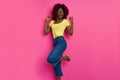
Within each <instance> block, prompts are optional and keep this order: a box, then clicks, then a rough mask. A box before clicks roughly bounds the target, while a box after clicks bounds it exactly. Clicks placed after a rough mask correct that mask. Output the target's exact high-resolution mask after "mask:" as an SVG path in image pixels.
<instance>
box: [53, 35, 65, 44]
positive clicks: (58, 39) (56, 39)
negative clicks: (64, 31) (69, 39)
mask: <svg viewBox="0 0 120 80" xmlns="http://www.w3.org/2000/svg"><path fill="white" fill-rule="evenodd" d="M61 41H64V42H65V39H64V37H63V36H58V37H56V38H55V39H54V42H55V43H57V42H61Z"/></svg>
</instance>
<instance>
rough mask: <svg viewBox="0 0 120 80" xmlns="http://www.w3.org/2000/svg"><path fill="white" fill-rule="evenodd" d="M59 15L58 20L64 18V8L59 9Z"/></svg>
mask: <svg viewBox="0 0 120 80" xmlns="http://www.w3.org/2000/svg"><path fill="white" fill-rule="evenodd" d="M57 14H58V18H59V19H62V18H63V16H64V12H63V9H62V8H59V9H58V13H57Z"/></svg>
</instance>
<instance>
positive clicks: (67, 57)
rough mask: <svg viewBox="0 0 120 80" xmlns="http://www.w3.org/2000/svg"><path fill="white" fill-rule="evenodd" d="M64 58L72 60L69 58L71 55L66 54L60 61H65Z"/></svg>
mask: <svg viewBox="0 0 120 80" xmlns="http://www.w3.org/2000/svg"><path fill="white" fill-rule="evenodd" d="M63 60H66V61H70V58H69V56H67V55H65V56H63V57H62V58H61V60H60V61H63Z"/></svg>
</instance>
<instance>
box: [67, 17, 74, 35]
mask: <svg viewBox="0 0 120 80" xmlns="http://www.w3.org/2000/svg"><path fill="white" fill-rule="evenodd" d="M69 19H70V26H68V27H67V31H68V33H69V35H71V36H72V35H73V17H70V18H69Z"/></svg>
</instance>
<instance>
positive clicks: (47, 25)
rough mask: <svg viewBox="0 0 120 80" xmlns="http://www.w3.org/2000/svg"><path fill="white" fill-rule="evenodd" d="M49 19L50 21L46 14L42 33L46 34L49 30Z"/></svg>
mask: <svg viewBox="0 0 120 80" xmlns="http://www.w3.org/2000/svg"><path fill="white" fill-rule="evenodd" d="M49 21H50V17H49V16H48V17H47V19H46V21H45V28H44V33H45V34H48V33H49V32H50V30H51V28H50V26H49Z"/></svg>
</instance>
